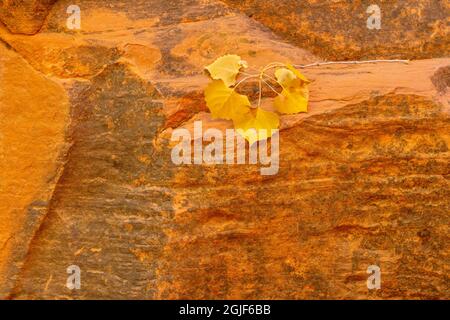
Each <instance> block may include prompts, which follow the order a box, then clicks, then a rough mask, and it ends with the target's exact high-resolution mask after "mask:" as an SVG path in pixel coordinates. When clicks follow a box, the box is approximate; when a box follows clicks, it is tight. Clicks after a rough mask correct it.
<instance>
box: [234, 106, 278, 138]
mask: <svg viewBox="0 0 450 320" xmlns="http://www.w3.org/2000/svg"><path fill="white" fill-rule="evenodd" d="M233 122H234V127H235V128H236V129H237V132H238V133H239V134H240V135H242V136H243V137H244V138H245V139H247V140H248V142H249V143H250V145H252V144H253V143H255V142H256V141H259V140H267V139H268V138H270V137H271V136H272V134H273V133H274V132H273V130H276V129H278V127H279V125H280V118H279V117H278V115H277V114H276V113H274V112H270V111H265V110H263V109H261V108H257V109H256V111H255V110H254V109H253V110H249V112H248V113H246V114H244V115H242V116H241V117H240V118H237V119H235V120H234V121H233Z"/></svg>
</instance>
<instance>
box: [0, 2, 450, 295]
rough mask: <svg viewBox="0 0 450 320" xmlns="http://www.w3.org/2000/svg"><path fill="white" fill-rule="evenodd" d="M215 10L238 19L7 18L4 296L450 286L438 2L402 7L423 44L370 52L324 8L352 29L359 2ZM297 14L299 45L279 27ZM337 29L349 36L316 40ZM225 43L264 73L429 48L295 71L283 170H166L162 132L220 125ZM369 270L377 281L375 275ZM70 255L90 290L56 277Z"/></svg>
mask: <svg viewBox="0 0 450 320" xmlns="http://www.w3.org/2000/svg"><path fill="white" fill-rule="evenodd" d="M232 2H233V3H232ZM8 3H9V2H4V3H3V4H2V5H3V7H5V6H6V5H7V4H8ZM33 3H38V2H33ZM41 3H42V5H46V3H47V2H45V1H43V2H41ZM226 3H232V4H233V6H235V5H236V6H238V7H239V8H241V9H243V11H244V12H246V13H247V14H244V13H242V12H240V11H239V10H236V9H234V8H232V7H230V6H228V5H226V4H224V2H222V1H215V0H208V1H200V0H182V1H157V0H154V1H144V0H138V1H133V2H132V3H131V2H130V1H125V0H123V1H122V0H120V1H103V2H101V3H100V2H98V1H89V0H82V1H78V5H79V6H80V8H81V9H82V29H81V30H79V31H73V30H67V29H66V28H65V18H66V17H67V15H66V13H65V12H66V8H67V6H68V5H70V4H72V3H71V2H70V1H65V0H62V1H58V2H57V3H55V4H54V5H53V6H51V7H50V6H49V5H46V8H48V13H47V14H46V18H45V19H44V20H45V21H44V20H42V19H37V18H36V21H35V22H33V23H35V24H36V25H37V20H39V21H41V22H40V24H41V25H40V27H39V30H40V32H38V33H37V34H34V35H31V36H26V35H18V34H14V33H15V30H16V31H17V30H22V33H23V30H28V31H30V30H31V29H26V28H30V25H32V23H31V22H30V21H28V20H27V21H25V20H21V19H18V20H16V21H12V20H8V19H7V18H5V17H4V16H2V15H1V14H0V18H1V19H2V21H3V22H4V23H5V25H6V26H7V28H4V27H0V39H1V43H0V53H1V56H0V70H1V74H0V76H1V77H0V88H2V90H1V91H0V94H1V100H0V103H1V105H0V106H1V108H0V113H1V118H0V130H1V131H0V138H1V139H0V142H1V144H0V151H1V154H0V164H1V167H0V168H1V170H0V172H1V174H2V177H1V180H0V183H1V185H0V200H1V201H0V206H1V207H0V210H1V217H2V220H1V222H0V250H1V251H0V270H1V273H0V295H1V297H2V298H10V299H23V298H30V299H38V298H48V299H92V298H105V299H111V298H129V299H161V298H164V299H166V298H170V299H182V298H186V299H196V298H197V299H203V298H204V299H219V298H223V299H230V298H237V299H264V298H268V299H283V298H285V299H304V298H314V299H320V298H329V299H343V298H348V299H351V298H364V299H367V298H369V299H372V298H373V299H378V298H388V299H401V298H414V299H416V298H417V299H424V298H427V299H430V298H431V299H448V298H449V297H450V292H449V290H448V288H449V280H448V275H447V271H448V270H447V269H448V264H449V260H448V244H447V243H448V234H449V230H448V226H449V222H450V221H449V215H448V213H449V212H450V202H449V199H450V194H449V190H450V188H449V180H448V172H449V169H450V161H449V160H450V152H449V150H448V146H449V144H450V134H449V132H450V130H449V129H450V118H449V112H450V108H449V104H448V100H449V91H448V90H447V87H448V68H449V67H448V66H449V65H450V59H448V58H445V56H446V54H445V53H444V51H442V50H441V51H439V50H440V49H439V48H441V49H442V48H444V49H448V47H446V45H445V43H444V44H443V45H444V47H440V46H441V45H442V43H440V42H439V41H440V40H438V39H439V37H441V36H442V33H441V31H442V30H440V29H439V28H438V27H439V26H440V25H442V23H443V21H444V20H445V17H444V18H443V17H442V13H441V12H437V9H438V8H443V7H444V4H443V3H440V2H439V3H435V4H434V6H433V5H432V4H431V2H427V1H417V3H420V5H418V4H416V2H414V3H412V2H410V3H411V4H410V5H409V6H410V8H412V7H414V6H416V7H417V8H419V9H418V12H417V13H414V14H413V16H414V15H417V16H418V17H420V19H422V20H420V21H421V23H424V24H433V23H434V26H435V27H436V28H437V29H433V30H434V31H436V32H435V34H434V35H431V36H428V35H426V33H425V31H421V30H419V29H414V28H412V29H411V28H410V27H409V26H408V24H405V26H406V27H407V28H410V29H411V32H410V33H408V35H407V37H408V39H409V38H410V37H411V39H412V38H413V37H414V38H417V39H416V40H414V41H413V42H412V43H410V44H407V43H406V42H405V43H403V42H402V43H399V42H396V41H397V38H398V37H400V36H399V34H400V32H401V30H403V29H401V30H399V31H398V32H399V33H392V34H390V33H388V32H384V33H383V34H380V37H375V40H374V41H375V42H374V43H376V44H377V47H376V46H372V45H368V46H364V45H362V44H363V43H366V42H365V41H367V39H368V38H367V37H369V36H368V35H366V34H365V33H362V34H363V36H361V37H362V38H361V39H359V38H358V36H356V34H358V32H362V29H361V30H360V29H359V27H357V26H356V25H355V26H353V25H351V23H350V26H351V28H349V30H350V31H349V34H348V35H345V36H344V35H342V32H343V31H342V30H343V29H342V28H341V29H339V28H338V26H336V21H335V20H333V19H329V20H325V18H322V17H325V14H327V15H328V17H336V19H337V18H339V19H341V21H345V23H347V24H348V23H349V20H348V19H350V18H349V17H347V16H344V14H343V12H345V11H344V8H348V10H349V11H348V12H356V11H358V10H359V8H360V7H361V6H363V4H364V3H360V2H355V3H354V4H350V5H348V4H346V3H344V2H336V3H334V4H332V5H331V6H329V7H327V6H324V4H323V3H322V2H320V1H319V2H312V1H308V2H307V3H305V4H299V3H297V2H295V3H294V2H287V1H282V2H281V3H280V4H279V9H277V10H275V11H274V10H272V6H273V5H272V4H271V3H269V2H268V1H258V3H255V2H251V1H244V2H242V4H236V2H234V1H226ZM47 4H48V3H47ZM35 5H36V4H35ZM386 6H387V8H388V10H387V11H388V12H386V18H385V23H387V24H388V25H389V23H391V24H392V25H397V26H400V25H402V24H401V22H403V21H407V22H409V21H410V20H409V19H410V18H405V17H404V16H403V15H400V16H399V18H398V19H397V20H396V19H393V20H394V21H391V22H389V21H388V20H389V16H390V15H394V14H395V12H394V11H395V8H396V7H395V5H393V4H386ZM15 8H16V9H15V10H16V11H14V14H15V15H16V16H21V15H22V16H26V12H27V10H28V8H29V7H28V6H26V5H22V6H16V7H15ZM298 8H306V9H309V10H310V11H308V10H306V11H300V10H298ZM319 8H322V9H321V10H323V12H322V13H321V14H323V16H322V15H321V14H319V13H318V12H319V11H320V10H319ZM420 8H422V9H420ZM250 9H251V10H254V11H255V13H253V15H252V17H253V18H251V17H249V15H251V14H249V11H248V10H250ZM391 9H392V10H393V11H392V12H391V11H389V10H391ZM289 10H290V11H289ZM327 10H328V11H327ZM402 10H403V9H402ZM402 10H400V11H399V12H407V11H408V10H409V9H408V8H406V9H404V10H406V11H402ZM420 10H422V11H420ZM285 11H289V12H291V14H290V15H288V18H286V19H285V20H281V19H278V18H276V17H277V15H283V14H284V13H285ZM320 12H321V11H320ZM358 12H359V11H358ZM408 12H410V11H408ZM424 12H427V14H426V15H424V14H423V13H424ZM348 15H350V14H348ZM271 16H272V17H271ZM313 17H314V19H315V20H317V21H318V23H316V25H313V24H312V21H313V19H312V18H313ZM255 19H256V20H259V21H261V22H262V23H263V24H261V23H260V22H257V21H255ZM297 19H303V21H305V22H304V23H303V24H302V25H301V28H300V29H301V31H302V32H301V33H302V34H305V37H306V38H299V40H301V41H295V39H296V34H288V33H287V32H285V30H287V29H289V30H292V24H295V23H296V22H295V21H297ZM361 19H362V18H361ZM402 19H406V20H402ZM411 19H412V18H411ZM32 21H34V20H32ZM266 26H268V27H270V28H271V29H272V30H274V31H275V33H278V35H276V34H275V33H273V32H272V31H270V30H269V29H268V28H267V27H266ZM334 30H336V32H337V33H338V34H341V38H342V40H341V41H340V42H334V41H328V40H326V41H325V40H324V39H330V38H328V37H330V33H331V31H334ZM299 32H300V30H299ZM27 33H28V32H27ZM29 33H33V32H29ZM283 39H287V40H289V41H291V43H288V42H287V40H283ZM302 39H303V40H305V39H306V40H307V39H310V40H308V41H306V40H305V41H303V40H302ZM320 39H322V40H320ZM400 39H401V38H400ZM296 45H297V46H296ZM375 47H376V49H375ZM419 48H422V49H423V50H422V49H419ZM226 53H236V54H239V55H241V56H242V57H243V58H244V59H245V60H247V61H248V62H249V64H250V65H251V66H254V67H255V68H259V67H261V66H263V65H265V64H267V63H268V62H272V61H286V62H287V61H290V62H292V63H294V64H299V65H300V64H308V63H313V62H316V61H319V60H321V59H323V58H330V57H334V58H336V59H347V58H358V59H359V58H366V57H374V56H376V57H400V58H413V57H421V58H427V59H424V60H419V61H411V62H410V63H408V64H386V63H378V64H365V65H331V66H319V67H314V68H308V69H305V70H304V73H305V74H306V75H307V76H308V77H309V78H310V79H311V80H312V83H311V102H310V110H309V112H308V113H307V114H301V115H290V116H283V118H282V130H281V133H280V142H281V149H280V153H281V154H280V161H281V163H280V170H279V173H278V174H277V175H275V176H266V177H264V176H261V175H260V172H259V167H258V166H255V165H234V166H225V165H212V166H211V165H195V166H176V165H174V164H173V163H172V161H171V159H170V156H171V148H170V145H169V144H170V141H169V138H170V133H171V132H172V130H174V129H177V128H188V129H192V125H193V122H194V121H195V120H197V119H201V120H202V121H203V125H204V127H216V128H220V129H226V128H229V127H230V125H231V124H230V123H229V122H227V121H217V120H216V121H213V120H212V119H211V118H210V117H209V113H208V112H207V108H206V106H205V103H204V101H203V90H204V88H205V86H206V83H207V81H208V78H207V77H206V76H205V75H204V73H203V67H204V66H205V65H207V64H208V63H211V62H212V61H213V60H214V59H215V58H217V57H218V56H221V55H223V54H226ZM435 57H443V58H435ZM254 89H255V88H254V84H252V83H250V84H249V85H248V86H247V87H245V88H244V90H245V91H246V93H248V94H249V95H250V96H252V92H253V91H254ZM254 96H255V95H254V94H253V96H252V97H254ZM371 264H377V265H379V266H380V267H381V269H382V289H381V290H376V291H370V290H368V289H367V287H366V280H367V274H366V270H367V266H368V265H371ZM70 265H78V266H79V267H80V268H81V270H82V289H81V290H73V291H71V290H69V289H67V288H66V279H67V273H66V269H67V267H68V266H70Z"/></svg>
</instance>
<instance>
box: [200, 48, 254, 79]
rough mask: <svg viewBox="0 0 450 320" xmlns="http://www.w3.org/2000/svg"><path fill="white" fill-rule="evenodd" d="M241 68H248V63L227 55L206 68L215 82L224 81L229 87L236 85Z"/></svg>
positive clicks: (235, 56)
mask: <svg viewBox="0 0 450 320" xmlns="http://www.w3.org/2000/svg"><path fill="white" fill-rule="evenodd" d="M241 68H247V62H246V61H244V60H242V59H241V57H239V56H238V55H235V54H233V55H231V54H229V55H226V56H223V57H220V58H218V59H217V60H216V61H214V62H213V63H212V64H210V65H209V66H207V67H206V70H208V71H209V74H210V75H211V77H212V78H213V79H215V80H222V81H223V82H224V83H225V85H226V86H227V87H231V86H232V85H234V84H235V83H236V77H237V75H238V74H239V70H240V69H241Z"/></svg>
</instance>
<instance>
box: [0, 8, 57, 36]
mask: <svg viewBox="0 0 450 320" xmlns="http://www.w3.org/2000/svg"><path fill="white" fill-rule="evenodd" d="M56 1H57V0H2V1H0V19H1V21H2V22H3V23H4V24H5V25H6V26H7V27H8V29H9V30H10V31H11V32H12V33H22V34H35V33H36V32H38V31H39V29H40V28H41V27H42V25H43V24H44V21H45V18H46V17H47V14H48V12H49V10H50V9H51V6H52V5H53V4H54V3H55V2H56Z"/></svg>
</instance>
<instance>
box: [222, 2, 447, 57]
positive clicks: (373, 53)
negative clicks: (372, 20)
mask: <svg viewBox="0 0 450 320" xmlns="http://www.w3.org/2000/svg"><path fill="white" fill-rule="evenodd" d="M224 2H226V3H229V4H231V5H232V6H233V7H237V8H240V9H242V10H243V12H245V13H246V14H247V15H248V16H250V17H252V18H254V19H256V20H257V21H260V22H262V23H263V24H265V25H266V26H268V27H269V28H271V29H272V30H274V31H275V32H276V33H278V34H280V35H282V36H283V37H284V38H286V39H287V40H289V41H290V42H292V43H294V44H296V45H298V46H299V47H302V48H307V49H309V50H311V52H313V53H315V54H318V55H320V56H322V57H324V58H327V59H329V60H348V59H349V60H354V59H356V60H358V59H371V58H385V59H388V58H402V59H425V58H431V57H442V56H448V55H449V53H450V52H449V50H450V49H449V48H450V40H449V39H450V38H449V31H450V27H449V22H450V4H449V2H448V1H446V0H396V1H390V0H381V1H369V0H357V1H341V0H333V1H330V0H307V1H297V0H279V1H260V0H224ZM373 4H376V5H378V6H379V8H380V10H381V29H379V30H377V29H374V30H370V29H368V28H367V19H368V18H369V16H370V14H369V13H367V9H368V8H369V6H371V5H373Z"/></svg>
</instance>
